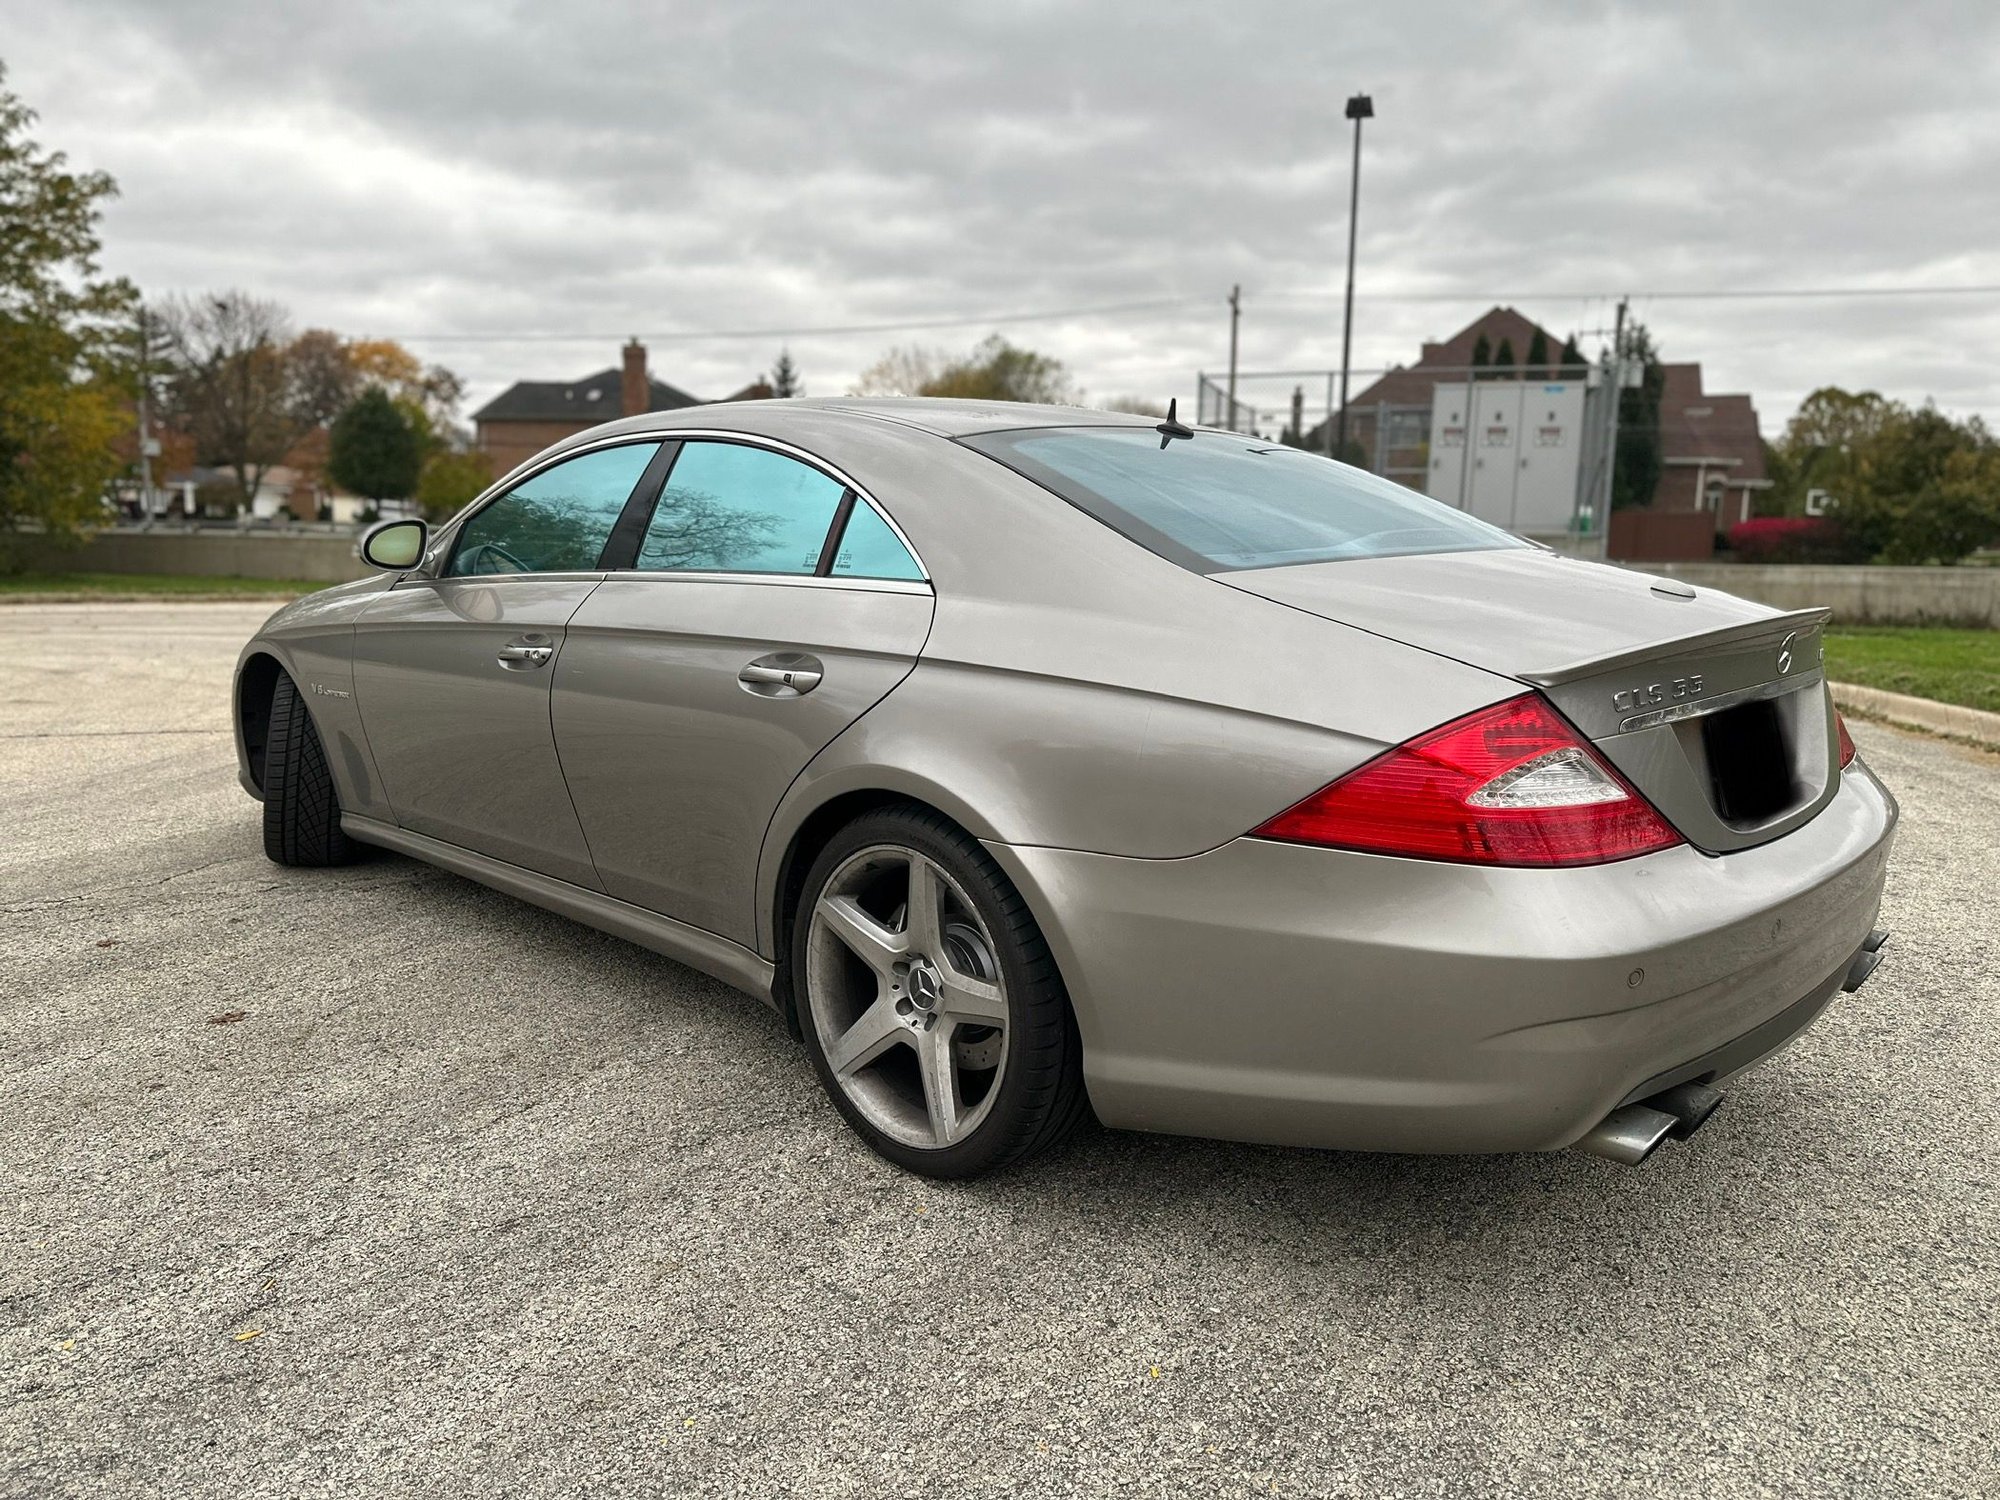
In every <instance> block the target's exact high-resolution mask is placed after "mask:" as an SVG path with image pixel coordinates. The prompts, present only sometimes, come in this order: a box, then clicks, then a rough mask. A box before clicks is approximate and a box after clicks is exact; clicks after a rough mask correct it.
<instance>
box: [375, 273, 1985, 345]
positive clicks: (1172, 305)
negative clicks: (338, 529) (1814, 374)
mask: <svg viewBox="0 0 2000 1500" xmlns="http://www.w3.org/2000/svg"><path fill="white" fill-rule="evenodd" d="M1996 295H2000V282H1986V283H1972V284H1961V285H1954V286H1849V287H1831V286H1829V287H1702V288H1667V289H1663V290H1658V291H1646V290H1638V289H1627V290H1623V291H1573V290H1572V291H1551V290H1544V291H1525V292H1373V293H1369V294H1368V295H1366V296H1364V297H1363V298H1362V299H1361V300H1362V301H1363V302H1377V303H1379V302H1408V303H1432V302H1440V303H1451V302H1465V303H1473V302H1490V303H1509V302H1614V301H1617V300H1618V299H1620V298H1626V297H1629V298H1633V299H1636V300H1642V301H1656V302H1703V301H1735V302H1747V301H1757V300H1760V299H1764V300H1800V299H1809V298H1871V297H1970V296H1996ZM1211 300H1212V299H1210V298H1207V297H1158V298H1153V299H1150V300H1147V301H1142V302H1106V303H1098V304H1095V305H1090V306H1078V307H1058V308H1048V309H1045V310H1043V311H1039V312H1014V313H987V314H984V315H982V316H978V317H937V318H915V319H910V320H907V321H902V322H889V323H834V324H820V325H817V326H812V327H802V328H672V329H654V330H651V331H645V330H642V331H640V332H638V333H637V334H632V333H630V331H629V330H627V331H621V332H616V333H560V332H556V331H554V330H534V331H530V332H525V333H390V334H384V335H381V337H385V338H393V339H399V340H408V341H409V342H411V343H458V344H487V343H491V344H518V343H575V344H597V343H615V342H618V341H620V340H623V339H625V338H627V337H637V338H642V339H646V340H649V341H650V342H653V343H656V344H673V343H701V342H703V341H707V340H739V339H804V338H817V337H829V338H830V337H838V336H841V335H849V334H868V333H919V332H924V331H926V330H931V329H951V328H991V327H997V326H1000V325H1003V324H1016V323H1051V322H1058V321H1060V320H1062V319H1065V318H1093V317H1115V316H1118V315H1121V314H1125V313H1140V312H1167V311H1178V310H1186V309H1192V308H1206V307H1208V306H1209V305H1210V303H1211ZM1261 300H1262V301H1264V302H1266V303H1287V302H1291V303H1298V302H1332V301H1337V300H1338V298H1337V296H1336V295H1335V294H1334V293H1331V292H1270V293H1266V294H1265V295H1264V297H1263V298H1262V299H1261Z"/></svg>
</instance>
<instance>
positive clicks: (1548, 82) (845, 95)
mask: <svg viewBox="0 0 2000 1500" xmlns="http://www.w3.org/2000/svg"><path fill="white" fill-rule="evenodd" d="M0 18H4V25H0V60H4V61H5V63H6V64H7V66H8V69H9V73H10V77H9V85H10V86H11V87H12V88H13V89H14V91H15V92H17V93H18V94H20V95H21V96H22V97H23V98H24V99H25V100H26V101H27V102H28V103H29V104H30V105H31V106H33V107H34V108H36V109H37V110H39V111H40V112H41V117H42V118H41V121H40V124H39V126H38V127H37V131H38V134H39V136H40V139H41V140H42V142H43V143H44V144H45V145H48V146H53V147H58V148H61V149H63V150H66V151H68V152H69V154H70V156H71V159H72V160H73V161H74V162H75V163H77V164H79V165H84V166H89V167H97V168H103V169H105V170H107V171H109V172H111V173H112V174H113V175H114V176H115V177H116V178H117V179H118V182H119V184H120V187H121V188H122V190H123V196H122V198H121V199H120V200H119V201H118V202H117V203H116V204H114V205H113V206H112V207H111V209H110V210H109V212H108V214H107V216H106V221H105V225H104V233H105V240H106V257H105V258H106V262H107V264H108V266H109V267H110V268H111V269H113V270H115V271H118V272H122V273H124V274H126V275H129V276H131V277H132V278H133V279H134V280H135V281H137V282H138V283H139V284H140V285H141V287H142V288H143V289H144V290H145V291H146V292H147V293H148V294H149V295H157V294H162V293H166V292H169V291H187V290H199V289H203V288H221V287H228V286H237V287H243V288H246V289H248V290H250V291H252V292H255V293H257V294H259V295H262V296H267V297H272V298H276V299H278V300H280V301H282V302H283V303H285V304H286V305H287V306H288V307H289V308H290V309H291V311H292V313H293V316H294V318H295V320H296V322H297V324H298V325H299V326H301V327H304V326H314V325H318V326H325V327H330V328H334V329H337V330H339V331H341V332H343V333H346V334H350V335H362V334H369V335H386V336H394V337H398V338H402V339H403V340H405V341H406V342H407V343H409V344H410V345H411V347H412V348H414V349H416V350H417V351H418V352H419V353H420V354H422V355H423V356H424V357H425V358H427V359H432V360H439V361H443V362H445V363H447V364H449V365H451V366H452V367H453V368H455V369H457V370H459V371H460V372H461V373H462V374H464V375H465V376H466V377H467V378H468V379H469V381H470V382H471V385H472V391H473V397H474V402H473V404H475V405H476V404H477V402H478V401H480V400H483V399H485V398H486V397H488V396H490V395H492V394H493V393H494V392H496V391H497V390H498V389H500V388H501V387H503V386H504V385H506V384H507V383H508V382H510V381H511V380H513V379H516V378H523V377H534V378H549V379H560V378H566V377H574V376H581V375H585V374H588V373H590V372H592V371H594V370H597V369H601V368H603V367H604V366H605V365H607V364H611V363H614V362H615V360H616V356H617V349H616V346H617V343H618V342H619V341H620V340H621V339H622V338H623V337H624V336H625V335H627V334H630V333H640V334H643V335H645V336H647V339H648V342H649V344H650V345H651V347H652V358H653V369H654V373H655V374H656V375H658V376H660V377H661V378H663V379H667V380H670V381H672V382H674V383H675V384H677V385H681V386H683V387H685V388H687V389H689V390H691V391H693V392H695V393H696V394H698V395H702V396H709V397H713V396H720V395H723V394H726V393H727V392H729V391H731V390H733V389H735V388H737V387H738V386H740V385H742V384H743V383H744V382H746V381H748V380H749V379H751V378H753V377H754V376H755V375H756V374H757V373H758V372H759V371H761V370H764V369H766V368H768V366H769V365H770V363H771V361H772V360H773V359H774V358H775V356H776V354H777V352H778V348H779V346H780V344H781V343H787V344H789V345H790V347H791V350H792V352H793V355H794V357H795V358H796V360H797V361H798V363H799V365H800V367H801V369H802V371H803V373H804V376H805V379H806V384H807V388H808V392H809V393H810V394H815V395H831V394H838V393H840V392H841V391H843V390H845V389H846V387H847V384H848V382H849V381H850V380H851V379H852V378H853V377H854V375H855V374H856V372H858V371H859V370H860V369H861V368H863V367H864V366H865V365H867V364H868V363H870V362H871V361H872V360H873V359H874V358H875V357H876V356H877V355H878V354H880V353H881V352H882V351H883V350H884V349H885V348H886V347H887V346H889V345H891V344H896V343H910V342H921V343H928V344H939V345H947V346H952V347H957V348H963V347H966V346H969V345H970V344H971V343H973V342H974V341H976V340H977V339H978V338H979V337H980V336H981V335H983V334H984V333H987V332H991V331H995V330H996V329H997V330H999V331H1003V332H1005V333H1006V334H1007V335H1008V336H1009V337H1011V338H1013V339H1015V340H1016V341H1018V342H1022V343H1026V344H1029V345H1031V346H1034V347H1037V348H1040V349H1044V350H1047V351H1048V352H1051V353H1053V354H1056V355H1058V356H1059V357H1061V358H1062V359H1063V360H1064V361H1065V362H1066V363H1067V364H1068V366H1069V367H1070V369H1071V371H1072V373H1073V374H1074V376H1075V378H1076V379H1077V380H1078V381H1079V382H1080V383H1081V384H1082V385H1083V386H1084V387H1085V388H1086V389H1087V391H1088V392H1089V393H1090V394H1091V395H1092V396H1095V397H1108V396H1112V395H1118V394H1124V393H1134V394H1143V395H1146V396H1149V397H1155V398H1159V399H1164V398H1165V397H1166V396H1168V395H1174V394H1178V395H1180V396H1182V398H1183V399H1185V398H1186V397H1187V396H1188V395H1189V394H1190V393H1191V392H1192V390H1193V385H1194V372H1195V371H1196V370H1198V369H1209V370H1220V369H1221V368H1222V367H1223V366H1224V365H1225V364H1226V362H1227V354H1228V316H1227V310H1226V308H1225V306H1224V299H1225V298H1226V296H1227V295H1228V291H1229V287H1230V284H1231V283H1232V282H1240V283H1241V284H1242V287H1243V301H1244V319H1243V334H1242V340H1243V342H1242V355H1241V360H1242V365H1243V367H1244V368H1245V369H1246V370H1256V369H1291V368H1308V367H1310V368H1324V367H1326V366H1329V365H1333V364H1337V363H1338V360H1339V351H1340V307H1339V291H1340V283H1341V278H1342V274H1343V260H1344V255H1345V250H1346V225H1347V189H1348V151H1349V140H1350V136H1349V127H1348V125H1347V124H1346V122H1345V121H1344V120H1343V119H1342V118H1341V107H1342V102H1343V100H1344V98H1345V97H1346V95H1347V94H1349V93H1350V92H1356V91H1364V90H1365V91H1367V92H1369V93H1371V94H1372V95H1373V97H1374V101H1375V108H1376V114H1377V118H1376V119H1375V120H1373V121H1372V122H1370V124H1369V126H1368V127H1367V129H1368V134H1367V137H1366V140H1365V143H1364V158H1363V167H1362V201H1361V241H1360V280H1359V293H1358V297H1357V305H1356V320H1355V332H1354V364H1355V366H1356V367H1357V368H1358V369H1359V368H1366V367H1371V366H1381V365H1383V364H1386V363H1388V362H1391V361H1409V360H1412V359H1414V358H1415V357H1416V355H1417V352H1418V351H1417V345H1418V343H1419V341H1420V340H1422V339H1424V338H1427V337H1428V338H1440V337H1443V336H1444V335H1446V334H1448V333H1450V332H1451V331H1453V330H1454V329H1455V328H1457V327H1459V326H1460V325H1462V324H1463V323H1465V322H1466V321H1468V320H1469V319H1470V318H1471V317H1472V316H1473V315H1474V314H1476V313H1477V312H1479V311H1480V310H1481V309H1482V308H1483V307H1484V306H1485V305H1487V302H1488V301H1490V300H1493V299H1496V298H1497V299H1499V300H1505V301H1509V302H1512V303H1514V304H1516V305H1517V306H1519V307H1520V308H1521V310H1522V311H1523V312H1526V313H1527V314H1529V315H1530V316H1531V317H1534V318H1536V319H1538V320H1540V321H1542V322H1543V323H1545V324H1546V325H1548V326H1550V327H1552V328H1554V329H1555V330H1557V331H1558V332H1567V331H1569V330H1572V329H1577V330H1589V329H1595V328H1600V327H1603V326H1605V325H1607V324H1608V322H1609V320H1610V316H1611V310H1612V309H1611V303H1610V302H1608V301H1606V300H1604V298H1603V297H1602V296H1598V297H1595V298H1591V297H1586V296H1582V295H1579V294H1588V293H1616V292H1618V291H1620V290H1630V291H1631V292H1633V293H1634V294H1635V300H1634V307H1635V310H1636V312H1637V315H1638V316H1639V317H1640V318H1641V319H1642V320H1643V321H1644V322H1646V323H1647V324H1648V325H1649V326H1650V327H1651V328H1652V329H1653V331H1654V334H1655V337H1656V340H1657V342H1658V344H1659V345H1660V347H1661V349H1662V351H1663V353H1664V354H1665V355H1666V357H1668V358H1670V359H1699V360H1700V361H1702V363H1703V365H1704V367H1705V370H1706V373H1707V377H1708V380H1709V385H1710V388H1711V389H1715V390H1748V391H1749V392H1751V393H1752V395H1754V396H1755V398H1756V401H1757V405H1758V408H1759V412H1760V415H1761V417H1762V419H1763V422H1764V426H1765V430H1766V432H1767V434H1770V435H1775V434H1776V433H1777V432H1778V431H1779V430H1780V429H1781V428H1782V426H1783V423H1784V421H1785V419H1786V417H1787V416H1788V415H1789V414H1790V412H1791V410H1792V409H1793V407H1794V406H1795V405H1796V404H1797V402H1798V400H1799V398H1800V397H1801V396H1802V395H1803V394H1804V393H1805V392H1806V391H1808V390H1810V389H1812V388H1813V387H1814V386H1817V385H1821V384H1826V383H1837V384H1843V385H1848V386H1851V387H1858V386H1872V387H1874V388H1876V389H1879V390H1881V391H1884V392H1886V393H1888V394H1892V395H1895V396H1897V397H1900V398H1903V399H1905V400H1910V401H1921V400H1922V399H1924V398H1925V397H1927V396H1928V397H1934V398H1935V399H1936V400H1937V401H1938V403H1939V404H1940V405H1941V406H1943V407H1945V408H1947V409H1948V410H1952V411H1954V412H1960V413H1963V412H1974V411H1976V412H1980V413H1982V414H1984V415H1985V416H1986V417H1987V419H1988V420H1989V421H1996V420H2000V357H1997V356H2000V295H1996V294H1994V293H1987V294H1984V295H1960V296H1938V297H1905V298H1880V299H1871V300H1860V299H1848V298H1826V299H1814V300H1743V301H1718V300H1674V299H1668V298H1665V297H1652V298H1649V297H1647V296H1646V295H1644V294H1646V293H1664V292H1670V291H1706V290H1714V289H1768V288H1819V287H1860V286H1868V287H1876V286H1882V287H1892V286H1893V287H1910V286H1949V285H1962V284H1977V283H1985V284H2000V248H1996V247H2000V5H1995V4H1993V3H1992V0H1967V3H1962V4H1952V3H1937V4H1924V3H1919V4H1899V5H1886V4H1883V3H1881V0H1871V3H1867V4H1853V3H1847V0H1766V3H1760V4H1757V5H1748V6H1746V5H1743V4H1741V3H1722V4H1684V5H1659V4H1645V5H1640V4H1631V5H1619V4H1584V3H1560V0H1539V3H1508V0H1487V3H1480V4H1457V5H1426V4H1419V3H1411V0H1402V3H1397V4H1392V5H1380V4H1377V5H1369V6H1360V5H1342V6H1331V5H1263V4H1252V3H1246V0H1227V3H1222V4H1217V3H1213V0H1211V3H1206V4H1199V5H1187V6H1181V5H1173V4H1166V3H1159V0H1152V3H1146V4H1130V5H1126V4H1120V5H1110V4H1099V5H1090V4H1078V3H1056V0H1048V3H1039V4H1036V3H1024V0H1002V3H987V4H981V5H976V6H974V5H967V6H957V5H948V4H944V3H939V0H845V3H843V4H839V5H829V4H818V5H805V4H796V5H786V4H770V3H761V0H716V3H710V4H702V5H694V4H660V3H656V4H647V5H637V4H634V5H626V6H618V5H600V4H595V3H589V0H565V3H561V4H551V3H547V0H541V3H536V4H524V5H512V4H507V3H504V0H477V3H473V4H465V5H454V4H446V3H436V0H426V3H423V4H377V3H343V4H339V5H329V4H324V3H319V4H313V5H292V4H280V3H273V0H206V3H177V0H61V3H60V4H48V3H30V0H0ZM1420 296H1435V297H1440V298H1448V299H1457V300H1411V299H1414V298H1417V297H1420ZM1131 303H1149V304H1166V305H1154V306H1150V307H1147V308H1143V309H1139V310H1126V311H1121V312H1111V313H1103V314H1095V315H1090V316H1071V317H1065V318H1059V319H1052V320H1047V321H1037V322H1023V323H1019V324H1005V325H1002V324H999V323H995V322H988V323H981V324H975V325H968V326H964V327H959V328H939V329H935V330H928V331H912V332H897V333H890V332H879V333H862V334H825V333H821V334H798V335H793V336H791V337H789V338H786V339H780V338H777V337H756V338H749V339H728V338H718V337H713V336H700V337H685V336H682V337H669V335H676V334H680V335H685V334H689V333H698V332H706V333H709V334H712V333H713V331H715V330H729V329H752V330H755V329H777V328H824V327H826V326H828V325H851V324H876V323H892V322H901V321H913V320H918V319H979V318H993V317H997V316H998V315H1001V314H1015V313H1036V312H1043V311H1048V310H1052V309H1074V308H1095V307H1100V306H1106V305H1119V304H1131ZM466 334H488V335H505V337H503V338H498V339H491V340H488V341H484V342H473V341H461V340H456V339H452V338H449V337H446V336H447V335H466ZM530 334H559V335H564V336H566V337H565V338H564V339H563V340H560V341H558V340H554V339H531V338H525V337H522V335H530ZM1588 343H1589V341H1588V340H1586V345H1588ZM1289 389H1290V382H1289V381H1285V382H1269V383H1265V384H1263V385H1253V384H1249V383H1246V385H1245V387H1244V390H1245V393H1246V394H1249V395H1252V396H1254V397H1256V398H1257V399H1259V400H1260V401H1262V402H1266V403H1268V404H1270V405H1273V406H1275V405H1277V404H1279V403H1281V402H1282V401H1283V400H1285V399H1286V398H1287V396H1288V393H1289Z"/></svg>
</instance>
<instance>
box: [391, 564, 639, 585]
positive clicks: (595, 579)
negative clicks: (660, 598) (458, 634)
mask: <svg viewBox="0 0 2000 1500" xmlns="http://www.w3.org/2000/svg"><path fill="white" fill-rule="evenodd" d="M615 576H616V575H615V574H613V573H610V572H607V571H606V570H605V569H603V568H566V569H564V570H562V571H561V572H555V571H550V572H547V573H444V574H437V575H432V574H429V573H420V572H416V571H414V570H413V571H411V572H408V573H405V574H403V575H402V577H400V578H398V579H397V580H396V581H395V582H394V583H392V584H390V585H389V587H390V588H392V589H400V588H405V587H415V586H417V585H418V584H423V585H427V586H428V587H430V588H439V587H442V586H443V585H445V584H453V583H472V584H484V583H508V582H518V581H522V580H526V579H534V580H536V581H537V582H546V581H549V580H554V581H556V582H560V583H602V582H603V581H604V580H605V579H607V578H611V577H615Z"/></svg>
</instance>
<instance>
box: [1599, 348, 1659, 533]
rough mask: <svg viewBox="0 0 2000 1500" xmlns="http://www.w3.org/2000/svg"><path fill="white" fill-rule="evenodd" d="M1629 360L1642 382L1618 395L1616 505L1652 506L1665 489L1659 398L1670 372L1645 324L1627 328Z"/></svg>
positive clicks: (1613, 484)
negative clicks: (1661, 488) (1655, 494)
mask: <svg viewBox="0 0 2000 1500" xmlns="http://www.w3.org/2000/svg"><path fill="white" fill-rule="evenodd" d="M1624 358H1625V362H1626V363H1627V364H1634V363H1636V364H1637V365H1638V366H1639V384H1638V385H1636V386H1631V387H1627V388H1624V389H1621V390H1620V391H1619V392H1618V458H1617V462H1616V463H1615V464H1614V465H1613V466H1612V471H1611V504H1612V507H1613V509H1617V510H1623V509H1624V508H1625V507H1626V506H1628V505H1649V504H1651V503H1652V499H1653V492H1654V491H1655V490H1657V489H1658V488H1659V486H1660V468H1661V463H1660V398H1661V396H1662V395H1663V394H1664V393H1665V391H1666V388H1667V376H1666V371H1665V370H1663V369H1662V368H1661V367H1660V356H1659V353H1658V351H1657V350H1655V349H1654V347H1653V335H1652V334H1651V333H1650V332H1648V331H1647V328H1646V325H1645V324H1643V323H1632V324H1628V325H1627V327H1626V329H1625V346H1624Z"/></svg>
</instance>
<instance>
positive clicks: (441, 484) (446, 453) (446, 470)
mask: <svg viewBox="0 0 2000 1500" xmlns="http://www.w3.org/2000/svg"><path fill="white" fill-rule="evenodd" d="M492 482H493V465H492V464H490V463H489V462H487V458H486V455H485V454H483V453H481V452H479V451H478V450H477V449H470V448H468V449H464V450H457V449H450V448H447V449H442V450H440V451H438V452H434V453H432V454H430V456H429V457H427V458H426V459H425V460H424V472H423V474H422V476H421V477H420V478H419V479H418V480H417V493H416V502H417V505H418V506H419V507H420V508H421V509H422V510H423V513H424V514H425V515H426V516H428V517H429V518H430V519H431V520H433V521H446V520H449V519H450V518H451V517H453V516H455V515H457V514H458V513H459V512H460V511H462V510H464V509H465V507H466V506H468V505H470V504H471V503H472V502H473V501H474V500H477V499H478V498H479V497H480V495H481V494H483V493H484V492H485V490H486V487H487V486H488V485H489V484H491V483H492Z"/></svg>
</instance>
